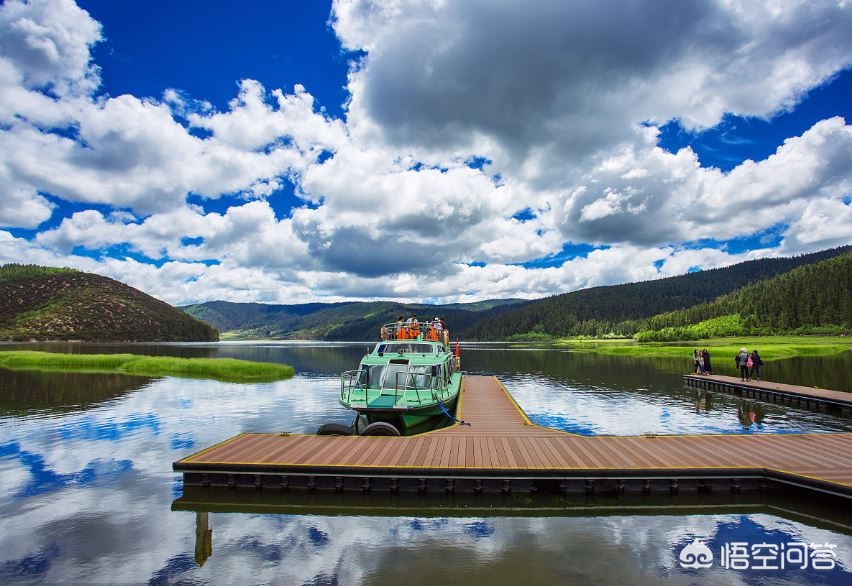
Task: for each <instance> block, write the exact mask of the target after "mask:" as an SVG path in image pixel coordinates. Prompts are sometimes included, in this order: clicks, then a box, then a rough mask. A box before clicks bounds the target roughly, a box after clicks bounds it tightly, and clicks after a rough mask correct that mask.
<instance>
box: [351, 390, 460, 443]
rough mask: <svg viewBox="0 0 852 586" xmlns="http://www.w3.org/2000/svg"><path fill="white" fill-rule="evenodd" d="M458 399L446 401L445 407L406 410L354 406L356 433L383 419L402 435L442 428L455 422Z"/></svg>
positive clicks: (429, 406)
mask: <svg viewBox="0 0 852 586" xmlns="http://www.w3.org/2000/svg"><path fill="white" fill-rule="evenodd" d="M457 400H458V395H456V396H454V397H453V398H452V399H449V400H447V401H445V402H444V403H443V408H442V407H441V405H440V404H438V403H435V404H434V405H428V406H424V407H419V408H417V409H406V410H400V409H374V408H369V407H368V408H353V409H354V410H355V411H356V413H357V415H356V417H355V422H354V423H353V428H354V429H355V433H360V432H361V431H363V430H364V428H366V427H367V425H369V424H371V423H376V422H379V421H381V422H384V423H390V424H391V425H393V426H394V427H395V428H396V429H397V430H398V431H399V433H400V435H417V434H419V433H425V432H427V431H433V430H436V429H441V428H443V427H447V426H448V425H452V424H453V423H454V422H455V420H454V419H453V418H454V417H455V411H456V403H457ZM445 409H446V412H445Z"/></svg>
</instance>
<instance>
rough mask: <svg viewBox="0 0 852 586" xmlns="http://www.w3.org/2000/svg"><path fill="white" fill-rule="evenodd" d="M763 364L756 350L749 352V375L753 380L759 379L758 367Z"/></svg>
mask: <svg viewBox="0 0 852 586" xmlns="http://www.w3.org/2000/svg"><path fill="white" fill-rule="evenodd" d="M761 366H763V359H762V358H761V357H760V354H758V352H757V350H753V351H752V353H751V371H750V372H749V376H750V377H751V378H753V379H754V380H760V367H761Z"/></svg>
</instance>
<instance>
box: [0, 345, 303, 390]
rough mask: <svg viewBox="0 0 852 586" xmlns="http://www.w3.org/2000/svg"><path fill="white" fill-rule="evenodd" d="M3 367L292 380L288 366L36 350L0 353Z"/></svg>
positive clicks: (225, 379)
mask: <svg viewBox="0 0 852 586" xmlns="http://www.w3.org/2000/svg"><path fill="white" fill-rule="evenodd" d="M0 367H3V368H7V369H10V370H51V371H76V372H118V373H124V374H129V375H137V376H149V377H161V376H174V377H183V378H203V379H212V380H218V381H223V382H236V383H261V382H273V381H277V380H284V379H288V378H290V377H292V376H293V375H294V374H295V370H294V369H293V367H292V366H287V365H286V364H274V363H270V362H251V361H248V360H237V359H236V358H176V357H173V356H140V355H137V354H60V353H53V352H39V351H33V350H14V351H4V352H0Z"/></svg>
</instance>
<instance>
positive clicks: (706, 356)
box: [701, 348, 713, 374]
mask: <svg viewBox="0 0 852 586" xmlns="http://www.w3.org/2000/svg"><path fill="white" fill-rule="evenodd" d="M701 355H702V356H703V357H704V374H713V372H712V370H713V369H712V368H711V367H710V352H708V351H707V348H705V349H704V350H702V351H701Z"/></svg>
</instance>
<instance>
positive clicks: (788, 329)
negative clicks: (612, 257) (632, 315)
mask: <svg viewBox="0 0 852 586" xmlns="http://www.w3.org/2000/svg"><path fill="white" fill-rule="evenodd" d="M642 330H643V331H640V332H639V333H638V334H637V335H636V338H637V339H639V340H643V341H670V340H696V339H700V338H706V337H714V336H742V335H746V336H748V335H769V334H840V335H848V334H850V333H852V251H850V252H847V253H845V254H842V255H840V256H836V257H834V258H830V259H827V260H824V261H821V262H818V263H812V264H807V265H803V266H800V267H797V268H795V269H793V270H791V271H789V272H786V273H783V274H781V275H778V276H777V277H773V278H772V279H767V280H765V281H761V282H759V283H755V284H754V285H749V286H747V287H743V288H741V289H737V290H736V291H733V292H731V293H728V294H727V295H722V296H720V297H718V298H716V299H714V300H713V301H711V302H709V303H702V304H700V305H696V306H693V307H689V308H686V309H680V310H677V311H672V312H669V313H664V314H662V315H657V316H654V317H651V318H650V319H648V320H647V322H646V323H645V324H644V326H643V328H642Z"/></svg>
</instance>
